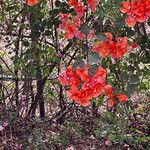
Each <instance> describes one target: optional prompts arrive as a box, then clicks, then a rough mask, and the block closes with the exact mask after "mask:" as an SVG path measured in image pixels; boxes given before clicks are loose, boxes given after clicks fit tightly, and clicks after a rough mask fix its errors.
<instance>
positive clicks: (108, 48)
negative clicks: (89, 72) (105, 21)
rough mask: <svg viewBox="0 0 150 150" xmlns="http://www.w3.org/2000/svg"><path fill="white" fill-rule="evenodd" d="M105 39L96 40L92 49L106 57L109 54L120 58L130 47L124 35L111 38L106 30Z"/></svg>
mask: <svg viewBox="0 0 150 150" xmlns="http://www.w3.org/2000/svg"><path fill="white" fill-rule="evenodd" d="M105 34H106V37H107V38H106V39H105V40H104V41H101V42H96V43H95V44H94V45H93V48H92V50H93V51H94V52H98V53H99V55H100V56H102V57H107V56H108V55H111V57H112V58H121V57H122V56H123V55H124V54H125V53H126V52H127V51H128V50H129V48H130V46H129V45H128V43H127V38H126V37H118V38H116V39H115V40H113V37H112V34H111V33H109V32H106V33H105Z"/></svg>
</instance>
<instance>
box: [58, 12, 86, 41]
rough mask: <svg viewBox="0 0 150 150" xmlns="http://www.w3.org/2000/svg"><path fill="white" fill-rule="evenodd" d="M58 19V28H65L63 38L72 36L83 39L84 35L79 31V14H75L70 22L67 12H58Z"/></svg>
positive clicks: (71, 37)
mask: <svg viewBox="0 0 150 150" xmlns="http://www.w3.org/2000/svg"><path fill="white" fill-rule="evenodd" d="M60 19H61V21H62V23H61V24H60V26H59V28H60V29H64V30H65V38H66V39H73V38H74V37H76V38H79V39H81V40H82V39H83V38H84V37H85V35H84V34H83V33H82V32H81V31H79V26H80V25H81V20H80V17H79V16H75V17H74V18H73V20H72V22H70V21H69V15H68V14H62V13H61V14H60Z"/></svg>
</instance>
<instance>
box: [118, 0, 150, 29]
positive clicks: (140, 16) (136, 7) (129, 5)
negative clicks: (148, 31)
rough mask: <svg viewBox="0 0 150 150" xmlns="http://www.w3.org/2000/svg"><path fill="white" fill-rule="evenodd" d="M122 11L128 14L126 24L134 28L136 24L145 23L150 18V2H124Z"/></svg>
mask: <svg viewBox="0 0 150 150" xmlns="http://www.w3.org/2000/svg"><path fill="white" fill-rule="evenodd" d="M120 11H121V12H122V13H127V17H126V19H125V21H126V24H127V25H128V26H129V27H133V26H134V25H135V24H136V22H144V21H146V19H147V18H148V17H149V16H150V0H140V1H139V0H134V1H133V2H123V3H122V4H121V8H120Z"/></svg>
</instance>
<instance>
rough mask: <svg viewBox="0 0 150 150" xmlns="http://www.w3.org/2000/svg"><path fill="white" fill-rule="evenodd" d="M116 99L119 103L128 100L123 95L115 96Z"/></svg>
mask: <svg viewBox="0 0 150 150" xmlns="http://www.w3.org/2000/svg"><path fill="white" fill-rule="evenodd" d="M116 97H117V98H118V99H119V101H120V102H126V101H127V100H128V97H127V96H126V95H124V94H121V93H120V94H117V95H116Z"/></svg>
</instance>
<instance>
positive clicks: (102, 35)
mask: <svg viewBox="0 0 150 150" xmlns="http://www.w3.org/2000/svg"><path fill="white" fill-rule="evenodd" d="M96 38H97V39H98V40H99V41H104V40H105V39H106V35H105V34H104V33H103V34H101V35H96Z"/></svg>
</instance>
